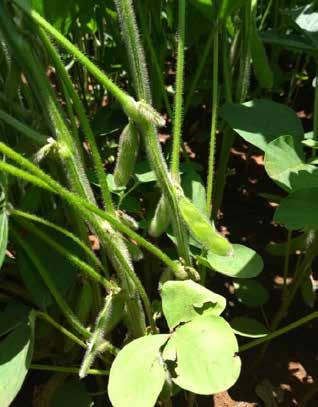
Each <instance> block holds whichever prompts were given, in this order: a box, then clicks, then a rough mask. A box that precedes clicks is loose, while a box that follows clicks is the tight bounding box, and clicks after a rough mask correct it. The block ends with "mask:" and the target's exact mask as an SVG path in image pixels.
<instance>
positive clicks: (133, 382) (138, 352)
mask: <svg viewBox="0 0 318 407" xmlns="http://www.w3.org/2000/svg"><path fill="white" fill-rule="evenodd" d="M168 339H169V335H153V336H144V337H142V338H138V339H136V340H134V341H133V342H130V343H129V344H128V345H127V346H125V347H124V348H123V349H122V350H121V351H120V352H119V353H118V355H117V356H116V359H115V360H114V362H113V364H112V367H111V370H110V375H109V382H108V395H109V398H110V400H111V402H112V404H113V406H115V407H127V406H138V407H152V406H154V405H155V404H156V401H157V398H158V396H159V394H160V392H161V390H162V387H163V384H164V382H165V377H166V373H165V369H164V366H163V363H162V360H161V355H160V349H161V348H162V347H163V345H164V344H165V343H166V342H167V340H168Z"/></svg>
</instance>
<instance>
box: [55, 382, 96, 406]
mask: <svg viewBox="0 0 318 407" xmlns="http://www.w3.org/2000/svg"><path fill="white" fill-rule="evenodd" d="M73 406H74V407H92V406H94V402H93V400H92V397H91V396H90V395H89V393H88V391H87V389H86V386H85V384H84V383H83V382H79V381H75V380H72V381H69V382H67V383H64V384H63V385H62V386H60V387H58V389H57V390H56V391H55V393H54V394H53V396H52V399H51V402H50V407H73Z"/></svg>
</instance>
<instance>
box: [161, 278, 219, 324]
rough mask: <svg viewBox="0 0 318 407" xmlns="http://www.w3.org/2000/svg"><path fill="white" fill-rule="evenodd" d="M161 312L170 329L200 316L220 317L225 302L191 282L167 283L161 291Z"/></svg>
mask: <svg viewBox="0 0 318 407" xmlns="http://www.w3.org/2000/svg"><path fill="white" fill-rule="evenodd" d="M161 297H162V310H163V313H164V316H165V318H166V320H167V323H168V326H169V328H170V329H173V328H175V327H176V326H177V325H179V324H180V323H182V322H188V321H192V320H193V319H194V318H196V317H198V316H199V315H201V314H204V315H220V314H221V313H222V312H223V311H224V309H225V307H226V300H225V298H224V297H222V296H221V295H218V294H215V293H214V292H212V291H210V290H208V289H207V288H205V287H203V286H202V285H200V284H197V283H195V282H194V281H192V280H187V281H168V282H166V283H165V284H164V285H163V286H162V289H161Z"/></svg>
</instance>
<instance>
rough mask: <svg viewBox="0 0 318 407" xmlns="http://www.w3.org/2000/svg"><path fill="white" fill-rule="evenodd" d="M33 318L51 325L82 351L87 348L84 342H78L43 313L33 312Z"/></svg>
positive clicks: (75, 337) (71, 334)
mask: <svg viewBox="0 0 318 407" xmlns="http://www.w3.org/2000/svg"><path fill="white" fill-rule="evenodd" d="M35 316H36V317H38V318H41V319H43V320H44V321H46V322H48V323H49V324H50V325H52V326H53V327H54V328H56V329H57V330H58V331H60V332H61V333H62V334H63V335H64V336H66V337H67V338H69V339H70V340H71V341H73V342H75V343H76V344H77V345H79V346H81V347H82V348H84V349H86V348H87V345H86V343H85V342H83V341H82V340H80V339H79V338H78V337H77V336H75V335H74V334H73V333H72V332H70V331H68V330H67V329H66V328H64V327H63V326H62V325H60V324H59V323H58V322H56V321H55V320H54V319H53V318H52V317H50V315H48V314H45V313H44V312H41V311H35Z"/></svg>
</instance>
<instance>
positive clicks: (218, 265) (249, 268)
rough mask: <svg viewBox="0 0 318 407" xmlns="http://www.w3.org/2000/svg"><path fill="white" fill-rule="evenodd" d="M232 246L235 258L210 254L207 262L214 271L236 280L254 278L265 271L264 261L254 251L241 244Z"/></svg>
mask: <svg viewBox="0 0 318 407" xmlns="http://www.w3.org/2000/svg"><path fill="white" fill-rule="evenodd" d="M232 246H233V256H231V257H225V256H218V255H216V254H213V253H211V252H209V253H208V255H207V261H208V264H209V266H210V268H211V269H212V270H214V271H217V272H218V273H221V274H224V275H226V276H228V277H235V278H253V277H256V276H258V275H259V274H260V273H261V272H262V271H263V267H264V263H263V260H262V258H261V256H260V255H259V254H257V253H256V252H255V251H254V250H253V249H250V248H249V247H246V246H242V245H240V244H233V245H232Z"/></svg>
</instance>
